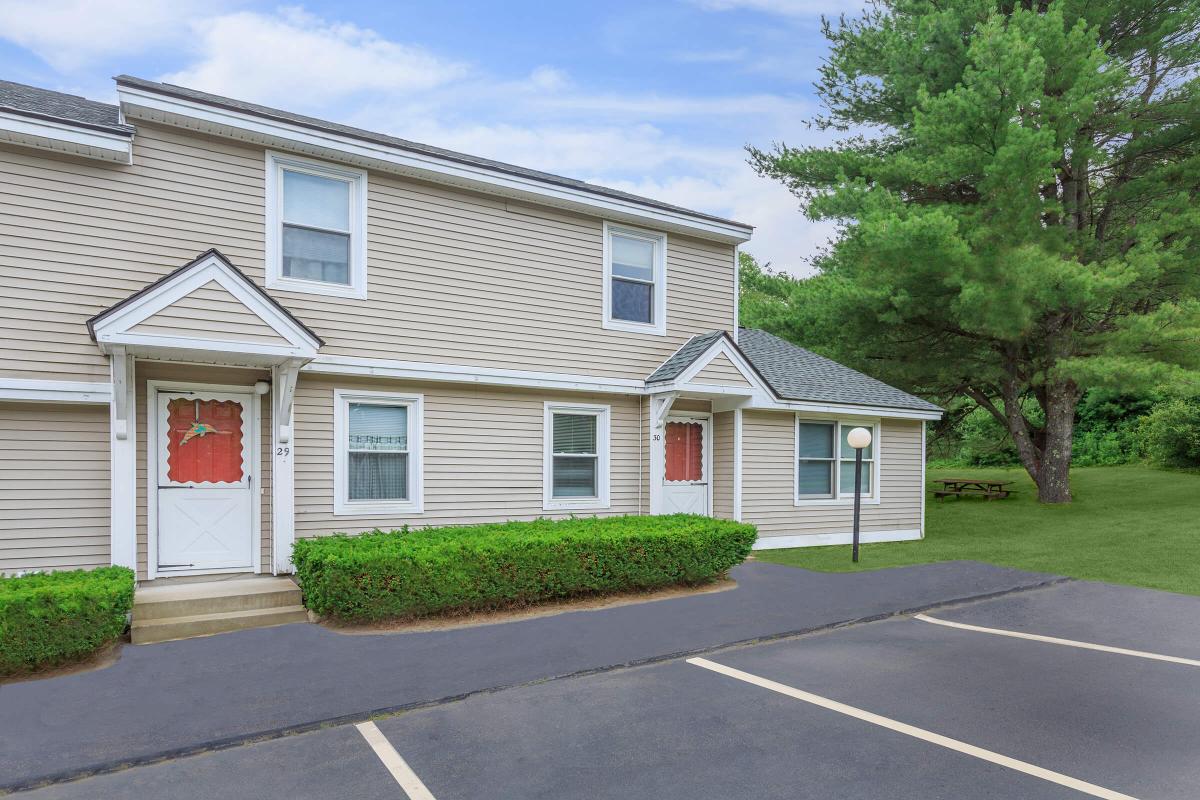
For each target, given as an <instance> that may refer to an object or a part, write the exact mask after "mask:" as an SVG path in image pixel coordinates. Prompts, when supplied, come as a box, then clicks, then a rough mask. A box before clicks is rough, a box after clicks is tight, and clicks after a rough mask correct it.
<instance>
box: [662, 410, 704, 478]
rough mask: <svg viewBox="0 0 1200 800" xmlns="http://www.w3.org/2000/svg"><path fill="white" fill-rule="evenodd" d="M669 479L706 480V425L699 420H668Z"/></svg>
mask: <svg viewBox="0 0 1200 800" xmlns="http://www.w3.org/2000/svg"><path fill="white" fill-rule="evenodd" d="M665 441H666V451H667V480H669V481H702V480H704V426H703V425H701V424H700V423H699V422H668V423H667V430H666V440H665Z"/></svg>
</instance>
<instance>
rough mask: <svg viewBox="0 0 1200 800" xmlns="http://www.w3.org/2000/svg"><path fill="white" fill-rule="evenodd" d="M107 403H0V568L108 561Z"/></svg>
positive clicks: (0, 570) (60, 566) (51, 567)
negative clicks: (97, 404) (105, 404)
mask: <svg viewBox="0 0 1200 800" xmlns="http://www.w3.org/2000/svg"><path fill="white" fill-rule="evenodd" d="M108 441H109V420H108V406H93V405H52V404H40V403H39V404H23V403H0V573H14V572H18V571H21V570H58V569H78V568H81V567H100V566H106V565H108V564H109V563H111V556H110V549H109V548H110V540H109V502H108V497H109V451H108Z"/></svg>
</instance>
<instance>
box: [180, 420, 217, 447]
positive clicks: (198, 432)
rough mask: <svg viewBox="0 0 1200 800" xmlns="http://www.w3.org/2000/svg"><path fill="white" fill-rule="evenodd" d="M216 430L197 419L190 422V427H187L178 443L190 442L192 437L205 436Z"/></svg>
mask: <svg viewBox="0 0 1200 800" xmlns="http://www.w3.org/2000/svg"><path fill="white" fill-rule="evenodd" d="M216 432H217V429H216V428H214V427H213V426H212V425H209V424H208V423H207V422H200V421H199V420H197V421H196V422H193V423H192V427H190V428H188V430H187V433H185V434H184V435H183V438H182V439H180V440H179V443H180V444H181V445H184V444H187V443H188V442H190V441H191V440H192V439H196V438H199V437H202V436H207V435H208V434H210V433H216Z"/></svg>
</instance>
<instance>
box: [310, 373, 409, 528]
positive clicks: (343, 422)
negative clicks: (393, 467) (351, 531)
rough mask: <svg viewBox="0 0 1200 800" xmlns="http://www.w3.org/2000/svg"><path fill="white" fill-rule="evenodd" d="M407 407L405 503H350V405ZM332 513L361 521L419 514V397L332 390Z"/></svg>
mask: <svg viewBox="0 0 1200 800" xmlns="http://www.w3.org/2000/svg"><path fill="white" fill-rule="evenodd" d="M351 403H375V404H377V405H406V406H408V452H409V456H408V462H409V463H408V496H409V499H408V500H404V501H380V500H350V499H349V498H350V479H349V475H348V468H349V463H350V457H349V449H350V448H349V443H348V441H347V436H348V435H349V433H350V420H349V412H350V404H351ZM333 405H334V417H333V513H334V514H335V515H336V516H347V517H363V516H374V515H379V514H408V515H411V514H420V513H422V512H423V511H424V502H425V465H424V451H425V447H424V436H423V431H424V428H425V425H424V418H425V414H424V407H425V397H424V395H420V394H396V393H393V392H371V391H366V390H360V389H352V390H351V389H334V390H333Z"/></svg>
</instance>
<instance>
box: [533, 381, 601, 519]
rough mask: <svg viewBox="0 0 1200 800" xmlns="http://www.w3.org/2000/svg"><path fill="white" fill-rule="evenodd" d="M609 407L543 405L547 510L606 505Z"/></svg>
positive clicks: (544, 479) (544, 477) (545, 500)
mask: <svg viewBox="0 0 1200 800" xmlns="http://www.w3.org/2000/svg"><path fill="white" fill-rule="evenodd" d="M608 420H609V409H608V406H592V405H582V406H580V405H558V404H554V403H547V404H546V411H545V426H546V436H545V465H544V469H543V482H544V486H545V490H544V503H543V506H544V507H545V508H546V509H547V510H554V509H574V508H607V507H608V505H609V498H608V485H609V477H608Z"/></svg>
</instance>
